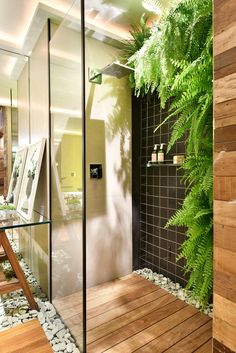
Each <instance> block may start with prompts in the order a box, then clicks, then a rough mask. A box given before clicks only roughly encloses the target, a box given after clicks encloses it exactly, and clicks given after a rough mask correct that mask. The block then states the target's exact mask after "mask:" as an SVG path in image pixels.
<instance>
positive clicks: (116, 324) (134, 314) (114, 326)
mask: <svg viewBox="0 0 236 353" xmlns="http://www.w3.org/2000/svg"><path fill="white" fill-rule="evenodd" d="M175 299H176V298H175V297H174V296H172V295H168V294H166V295H164V296H163V297H161V298H159V299H157V300H155V301H153V302H151V303H148V304H145V305H143V306H142V307H141V308H138V309H135V310H133V311H131V312H129V313H127V314H124V315H122V316H120V317H119V318H116V319H114V320H112V321H110V322H108V323H105V324H103V325H100V326H99V327H96V328H95V329H93V330H90V331H88V334H87V342H88V344H89V343H91V342H94V341H96V340H97V339H99V338H101V337H103V336H106V335H108V334H109V333H111V332H114V331H116V330H118V329H119V328H120V327H122V326H125V325H128V324H129V323H130V322H132V321H135V320H137V319H139V318H140V317H142V316H144V315H147V314H149V313H150V312H152V311H154V310H156V309H158V308H161V307H162V306H164V305H166V304H168V303H171V302H173V301H174V300H175Z"/></svg>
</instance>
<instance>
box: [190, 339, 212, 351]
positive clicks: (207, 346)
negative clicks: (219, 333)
mask: <svg viewBox="0 0 236 353" xmlns="http://www.w3.org/2000/svg"><path fill="white" fill-rule="evenodd" d="M212 345H213V343H212V339H210V340H209V341H207V342H206V343H204V344H203V345H202V346H201V347H200V348H198V349H196V350H195V351H194V353H211V352H212Z"/></svg>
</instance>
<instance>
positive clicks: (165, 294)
mask: <svg viewBox="0 0 236 353" xmlns="http://www.w3.org/2000/svg"><path fill="white" fill-rule="evenodd" d="M168 294H170V293H168V292H167V293H163V295H161V296H160V297H159V298H157V299H153V300H150V302H148V303H145V304H143V305H141V306H139V307H138V308H135V309H132V310H130V311H127V312H126V313H125V314H122V315H119V316H116V317H115V318H114V319H112V320H109V321H108V322H112V321H113V320H117V319H118V318H119V317H122V316H123V315H126V314H128V313H129V314H130V313H132V311H136V310H138V309H140V308H142V307H143V306H145V305H147V304H150V303H153V302H155V301H156V300H158V299H161V298H163V297H165V296H167V295H168ZM175 300H177V298H176V299H175ZM175 300H173V302H174V301H175ZM168 304H170V303H167V304H164V305H163V306H161V307H160V308H163V307H165V306H166V305H168ZM160 308H158V309H160ZM146 315H147V314H145V315H143V316H141V317H140V318H142V317H144V316H146ZM133 321H136V320H133ZM133 321H130V323H131V322H133ZM104 324H107V322H106V323H103V324H102V325H104ZM99 326H101V325H99ZM99 326H97V327H99ZM124 326H125V325H124ZM92 330H94V328H92V329H90V330H87V332H90V331H92ZM105 336H106V335H105ZM94 342H95V341H94Z"/></svg>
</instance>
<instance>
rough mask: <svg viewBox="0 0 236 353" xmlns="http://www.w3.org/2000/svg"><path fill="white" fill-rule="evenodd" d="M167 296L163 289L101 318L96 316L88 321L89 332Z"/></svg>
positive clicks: (111, 311)
mask: <svg viewBox="0 0 236 353" xmlns="http://www.w3.org/2000/svg"><path fill="white" fill-rule="evenodd" d="M164 295H166V291H165V290H163V289H160V290H157V291H155V292H152V293H150V294H147V295H144V296H142V298H138V299H136V300H133V301H130V302H129V303H126V304H124V305H120V306H119V307H117V308H115V309H113V310H109V311H107V312H105V313H103V314H101V315H99V316H95V317H93V318H92V319H90V320H87V330H88V331H89V330H92V329H94V328H95V327H97V326H100V325H102V324H104V323H106V322H109V321H112V320H113V319H116V318H118V317H120V316H122V315H124V314H126V313H129V312H130V311H132V310H135V309H137V308H139V307H141V306H143V305H145V304H147V303H150V302H152V301H154V300H156V299H158V298H161V297H163V296H164Z"/></svg>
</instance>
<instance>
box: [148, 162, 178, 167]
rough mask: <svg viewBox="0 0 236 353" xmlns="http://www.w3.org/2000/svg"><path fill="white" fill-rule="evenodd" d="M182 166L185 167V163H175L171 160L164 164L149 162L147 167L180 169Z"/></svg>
mask: <svg viewBox="0 0 236 353" xmlns="http://www.w3.org/2000/svg"><path fill="white" fill-rule="evenodd" d="M181 165H183V163H175V164H174V163H173V162H172V161H171V160H165V161H164V162H161V163H159V162H151V161H148V162H147V165H146V166H147V167H148V168H150V167H180V166H181Z"/></svg>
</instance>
